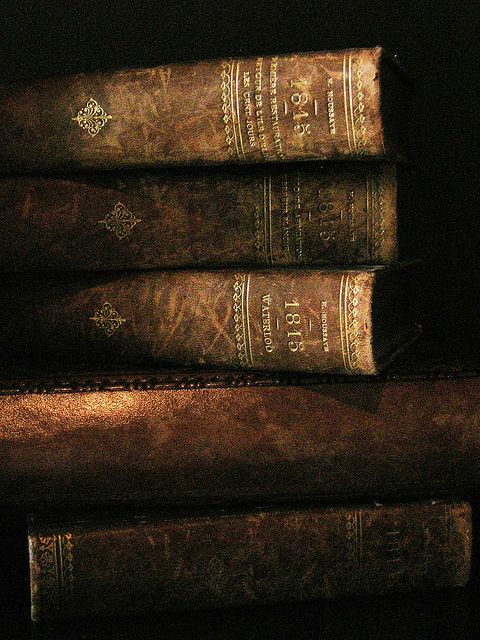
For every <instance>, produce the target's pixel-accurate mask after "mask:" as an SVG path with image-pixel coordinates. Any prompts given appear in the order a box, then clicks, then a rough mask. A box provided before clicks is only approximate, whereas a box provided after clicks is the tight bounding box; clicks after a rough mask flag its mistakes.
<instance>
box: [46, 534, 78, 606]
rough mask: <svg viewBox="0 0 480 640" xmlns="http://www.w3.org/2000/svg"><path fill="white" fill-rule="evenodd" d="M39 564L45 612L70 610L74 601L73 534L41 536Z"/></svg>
mask: <svg viewBox="0 0 480 640" xmlns="http://www.w3.org/2000/svg"><path fill="white" fill-rule="evenodd" d="M38 562H39V567H40V570H41V573H42V586H43V597H42V606H41V609H42V610H45V612H57V611H64V610H66V609H67V610H68V609H69V608H70V607H71V604H72V601H73V587H74V578H73V542H72V534H71V533H63V534H55V535H49V536H39V538H38Z"/></svg>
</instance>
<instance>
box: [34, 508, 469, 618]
mask: <svg viewBox="0 0 480 640" xmlns="http://www.w3.org/2000/svg"><path fill="white" fill-rule="evenodd" d="M471 538H472V518H471V508H470V505H469V504H467V503H452V502H422V503H409V504H401V505H375V506H361V507H354V508H353V507H346V506H342V507H330V508H325V507H323V508H311V507H310V508H295V509H287V508H284V509H268V510H265V509H257V510H250V511H248V512H240V511H237V512H226V511H216V512H208V513H203V514H200V513H197V514H193V515H192V514H190V515H185V514H183V515H179V514H178V513H177V514H174V515H172V514H170V515H168V514H164V515H162V516H152V515H149V516H140V515H139V516H135V517H134V516H132V515H128V518H127V517H125V519H122V518H121V517H119V516H118V514H117V515H111V516H109V517H107V516H105V514H102V515H101V516H100V515H99V514H97V515H96V516H95V517H94V518H93V517H85V518H84V519H82V520H75V521H74V520H72V521H70V522H63V523H62V522H54V521H52V520H50V519H48V518H47V517H42V516H38V517H37V516H34V517H32V519H31V522H30V531H29V547H30V569H31V598H32V619H33V620H34V621H47V620H53V619H62V618H63V619H68V618H82V617H91V616H110V615H116V616H118V615H137V614H155V613H159V612H162V611H167V610H179V609H193V608H206V607H218V606H231V605H240V604H245V603H272V602H282V601H293V600H312V599H316V598H333V597H338V596H346V595H354V594H369V593H382V592H386V591H406V590H418V589H427V588H439V587H457V586H463V585H465V584H466V582H467V580H468V577H469V573H470V563H471V546H472V542H471Z"/></svg>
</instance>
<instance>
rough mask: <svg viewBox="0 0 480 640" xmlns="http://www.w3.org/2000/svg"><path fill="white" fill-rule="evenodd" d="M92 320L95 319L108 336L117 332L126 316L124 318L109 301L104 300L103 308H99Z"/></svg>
mask: <svg viewBox="0 0 480 640" xmlns="http://www.w3.org/2000/svg"><path fill="white" fill-rule="evenodd" d="M90 320H93V322H95V324H96V325H97V327H98V328H99V329H101V330H102V331H103V332H104V333H105V335H107V336H108V337H110V336H111V335H112V334H113V333H115V331H116V330H117V329H119V328H120V326H121V325H122V324H123V323H124V322H126V320H125V318H122V317H121V316H120V314H119V313H118V311H117V310H116V309H114V308H113V306H112V305H111V304H110V303H109V302H104V303H103V306H102V308H101V309H97V311H95V314H94V315H93V316H92V317H91V318H90Z"/></svg>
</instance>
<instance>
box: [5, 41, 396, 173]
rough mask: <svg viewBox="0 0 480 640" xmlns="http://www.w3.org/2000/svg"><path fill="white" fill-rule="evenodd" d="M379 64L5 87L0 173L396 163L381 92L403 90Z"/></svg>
mask: <svg viewBox="0 0 480 640" xmlns="http://www.w3.org/2000/svg"><path fill="white" fill-rule="evenodd" d="M382 61H383V52H382V50H381V49H380V48H378V47H377V48H371V49H347V50H343V51H333V52H324V53H304V54H292V55H280V56H258V57H256V58H245V59H225V60H217V61H211V62H195V63H190V64H172V65H165V66H162V67H156V68H150V69H148V68H147V69H131V70H126V71H117V72H112V73H93V74H83V75H76V76H70V77H66V78H56V79H50V80H42V81H37V82H34V83H30V84H24V85H16V86H3V87H1V90H0V170H3V171H4V172H5V171H8V172H15V171H17V172H18V171H31V170H38V169H41V170H56V171H58V170H60V169H81V168H89V167H93V168H97V169H100V168H116V167H122V166H123V167H125V166H140V167H148V166H150V167H151V166H161V165H172V164H184V165H185V164H198V163H223V162H240V163H242V162H276V161H285V160H308V159H310V160H324V159H327V158H328V159H344V158H370V157H385V156H386V155H394V154H395V153H396V149H395V148H394V147H393V145H392V140H391V138H390V137H389V135H388V131H389V126H388V124H389V123H390V115H392V113H393V110H392V109H391V108H390V106H389V105H388V96H389V95H390V92H389V91H388V90H387V91H384V87H385V85H387V87H388V86H389V85H390V84H391V83H392V82H397V83H401V79H400V76H399V75H398V74H394V77H391V74H390V73H389V72H385V70H384V65H383V64H382ZM405 92H406V87H405V86H404V91H403V93H405ZM382 112H385V114H386V119H385V122H384V119H383V118H382ZM391 128H392V129H394V128H395V127H391Z"/></svg>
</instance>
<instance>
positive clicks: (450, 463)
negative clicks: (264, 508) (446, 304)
mask: <svg viewBox="0 0 480 640" xmlns="http://www.w3.org/2000/svg"><path fill="white" fill-rule="evenodd" d="M425 362H426V360H424V363H423V365H424V364H425ZM477 364H478V363H477ZM416 366H420V365H416V364H415V363H414V364H413V365H412V366H411V367H410V368H408V367H405V366H404V368H403V370H401V371H400V373H398V372H397V373H395V372H394V371H392V373H391V374H389V375H383V376H382V377H381V378H380V379H378V380H377V379H376V378H374V379H373V380H372V379H371V378H367V379H366V380H359V378H355V379H353V380H352V381H351V382H346V381H344V382H339V381H336V382H330V383H328V382H320V383H316V382H315V378H310V379H304V380H303V382H302V381H301V380H297V381H296V382H295V381H294V380H293V381H292V380H291V381H288V380H286V379H285V377H283V378H282V377H281V376H280V377H279V376H273V377H266V376H261V375H258V374H253V373H252V374H248V375H246V374H241V375H240V374H237V375H233V374H220V373H219V374H208V375H207V374H175V373H170V374H167V373H163V374H161V375H160V374H158V373H154V372H150V373H146V374H140V373H138V374H131V375H127V374H121V373H117V374H116V375H112V374H110V376H108V375H107V374H86V375H84V376H83V377H82V376H77V378H76V379H75V377H72V376H70V377H66V376H63V377H62V376H61V375H57V376H56V377H52V378H51V379H46V378H39V379H38V380H37V381H35V380H32V381H31V382H29V383H27V384H26V385H23V383H21V381H17V382H14V381H12V382H10V383H8V384H7V383H5V384H4V389H5V390H4V392H3V393H4V394H5V395H1V396H0V499H1V502H2V503H3V504H7V503H9V504H19V505H24V506H26V505H28V506H37V507H38V506H40V505H42V506H48V505H50V506H53V505H55V506H63V507H67V508H70V507H76V506H78V505H89V504H90V505H93V504H97V505H98V504H108V503H110V504H128V503H131V502H136V503H139V504H142V505H146V504H165V505H166V504H171V505H172V504H179V503H181V504H207V505H208V504H212V503H217V504H226V503H229V502H250V503H255V502H257V503H258V502H261V501H263V500H268V501H269V502H272V501H282V500H286V499H307V498H317V499H324V500H326V499H328V500H336V501H344V500H352V499H365V500H371V499H372V498H377V499H384V498H392V497H403V498H407V499H411V497H413V496H425V497H431V496H439V495H442V496H448V495H472V494H474V493H475V492H478V491H479V490H480V431H479V429H478V421H479V416H480V371H479V370H478V368H477V372H476V373H475V372H474V370H473V369H471V368H467V366H466V365H462V363H460V362H457V361H455V360H452V363H451V365H450V366H449V367H447V366H446V365H445V364H437V363H436V361H435V360H433V363H432V361H431V363H430V369H426V370H425V371H424V372H423V373H421V374H420V375H418V374H417V373H415V370H414V367H416ZM462 367H463V371H464V372H463V373H462ZM397 371H398V370H397ZM428 376H434V378H432V379H428ZM462 376H465V377H462ZM8 389H10V390H8Z"/></svg>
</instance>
